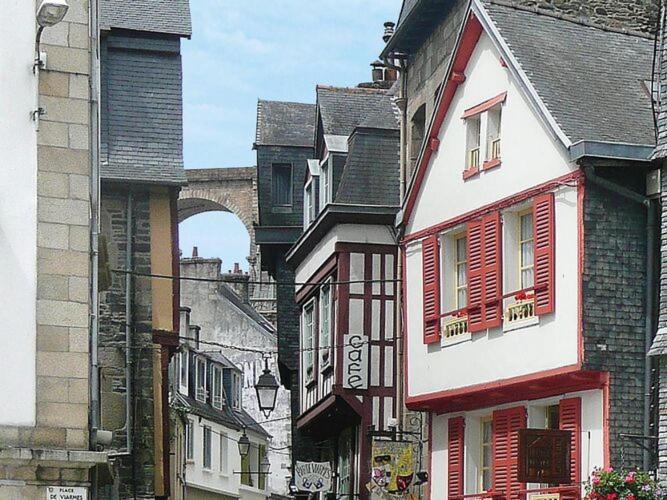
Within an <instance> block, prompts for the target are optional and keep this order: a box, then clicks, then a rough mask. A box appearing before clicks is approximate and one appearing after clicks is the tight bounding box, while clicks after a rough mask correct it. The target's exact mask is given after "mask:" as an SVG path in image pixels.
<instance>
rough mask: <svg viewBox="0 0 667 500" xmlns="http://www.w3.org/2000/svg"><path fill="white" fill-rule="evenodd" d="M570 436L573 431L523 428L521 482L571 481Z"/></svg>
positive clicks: (521, 433) (568, 482)
mask: <svg viewBox="0 0 667 500" xmlns="http://www.w3.org/2000/svg"><path fill="white" fill-rule="evenodd" d="M571 437H572V432H570V431H560V430H549V429H520V430H519V474H518V476H519V477H518V479H519V482H520V483H547V484H570V483H571V481H572V480H571V477H570V439H571Z"/></svg>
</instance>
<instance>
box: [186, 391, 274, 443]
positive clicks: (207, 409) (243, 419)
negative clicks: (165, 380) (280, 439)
mask: <svg viewBox="0 0 667 500" xmlns="http://www.w3.org/2000/svg"><path fill="white" fill-rule="evenodd" d="M174 403H175V406H182V407H184V408H185V410H186V411H187V412H188V413H193V414H195V415H198V416H201V417H203V418H205V419H207V420H210V421H212V422H216V423H218V424H220V425H224V426H227V427H230V428H232V429H236V430H241V428H242V427H247V428H248V429H250V430H252V431H254V432H256V433H257V434H260V435H261V436H264V437H267V438H268V437H271V435H270V434H269V433H268V432H266V430H265V429H264V427H262V426H261V425H260V424H259V423H258V422H257V421H256V420H255V419H254V418H252V417H251V416H250V415H248V413H246V411H245V410H243V409H241V410H233V409H232V408H231V407H230V406H229V405H227V404H225V405H223V406H222V409H221V410H218V409H217V408H213V407H212V406H210V405H208V404H206V403H202V402H201V401H197V400H196V399H195V398H192V397H190V396H184V395H183V394H180V393H176V394H175V395H174Z"/></svg>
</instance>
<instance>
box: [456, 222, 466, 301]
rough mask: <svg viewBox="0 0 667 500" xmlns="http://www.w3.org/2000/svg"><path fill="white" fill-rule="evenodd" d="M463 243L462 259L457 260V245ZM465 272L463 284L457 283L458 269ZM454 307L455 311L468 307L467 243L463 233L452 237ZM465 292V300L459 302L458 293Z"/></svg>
mask: <svg viewBox="0 0 667 500" xmlns="http://www.w3.org/2000/svg"><path fill="white" fill-rule="evenodd" d="M461 241H463V249H464V253H465V255H464V259H463V260H459V243H460V242H461ZM461 267H463V270H464V272H465V283H464V284H461V283H460V281H459V268H461ZM453 282H454V305H455V307H456V309H463V308H464V307H468V241H467V235H466V234H465V233H463V234H458V235H455V236H454V280H453ZM460 291H463V292H465V299H463V301H461V300H459V292H460Z"/></svg>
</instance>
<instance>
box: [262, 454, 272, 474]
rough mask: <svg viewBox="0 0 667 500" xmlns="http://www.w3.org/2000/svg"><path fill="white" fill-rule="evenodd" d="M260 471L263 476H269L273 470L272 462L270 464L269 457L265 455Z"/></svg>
mask: <svg viewBox="0 0 667 500" xmlns="http://www.w3.org/2000/svg"><path fill="white" fill-rule="evenodd" d="M259 470H260V472H261V473H262V474H268V473H269V471H270V470H271V462H269V456H268V455H264V458H263V459H262V461H261V462H260V464H259Z"/></svg>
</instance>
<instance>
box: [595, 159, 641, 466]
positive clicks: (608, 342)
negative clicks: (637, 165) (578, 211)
mask: <svg viewBox="0 0 667 500" xmlns="http://www.w3.org/2000/svg"><path fill="white" fill-rule="evenodd" d="M641 174H642V173H641V172H637V173H633V174H631V175H628V174H627V173H626V174H625V175H623V174H616V175H614V176H611V175H610V178H612V179H613V180H614V182H617V183H618V184H620V185H622V186H626V187H628V188H631V189H634V190H635V191H637V192H642V191H643V184H642V183H643V175H641ZM585 193H586V194H585V202H584V207H585V208H584V241H585V251H584V255H585V257H584V275H583V297H584V307H583V311H584V317H583V320H584V325H583V326H584V355H585V359H584V369H585V370H600V371H605V372H608V373H609V375H610V404H609V428H610V448H611V450H610V451H611V456H610V458H611V465H612V466H614V467H624V468H632V467H641V466H642V450H641V448H640V446H639V445H637V443H636V442H634V441H632V440H629V439H627V438H622V437H621V436H620V434H636V435H643V411H642V408H643V402H644V398H643V394H644V391H643V383H644V368H645V347H644V327H645V326H644V311H645V303H644V302H645V301H644V284H645V279H646V269H645V266H646V210H645V208H644V207H643V206H642V205H640V204H638V203H636V202H633V201H630V200H627V199H625V198H622V197H620V196H618V195H617V194H615V193H612V192H610V191H606V190H603V189H601V188H599V187H597V186H595V185H593V184H592V183H587V184H586V192H585Z"/></svg>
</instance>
